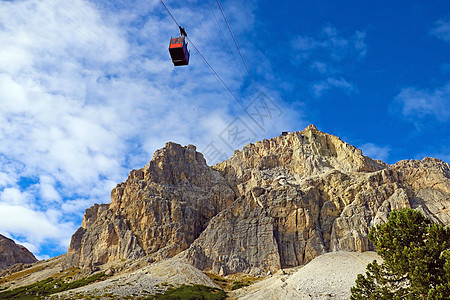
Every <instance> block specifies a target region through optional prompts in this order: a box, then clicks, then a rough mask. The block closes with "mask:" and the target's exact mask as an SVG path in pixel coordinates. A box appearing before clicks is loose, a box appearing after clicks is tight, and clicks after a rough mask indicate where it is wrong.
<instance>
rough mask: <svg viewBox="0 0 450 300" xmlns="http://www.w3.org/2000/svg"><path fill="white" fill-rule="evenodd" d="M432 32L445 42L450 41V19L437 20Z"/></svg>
mask: <svg viewBox="0 0 450 300" xmlns="http://www.w3.org/2000/svg"><path fill="white" fill-rule="evenodd" d="M430 33H431V34H432V35H434V36H436V37H437V38H439V39H441V40H443V41H445V42H450V20H448V19H440V20H438V21H436V22H435V23H434V27H433V28H432V29H431V31H430Z"/></svg>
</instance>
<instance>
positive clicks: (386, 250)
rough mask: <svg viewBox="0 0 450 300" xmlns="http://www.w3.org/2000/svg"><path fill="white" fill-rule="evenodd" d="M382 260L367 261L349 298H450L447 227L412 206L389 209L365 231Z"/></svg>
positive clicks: (449, 245) (448, 230) (449, 232)
mask: <svg viewBox="0 0 450 300" xmlns="http://www.w3.org/2000/svg"><path fill="white" fill-rule="evenodd" d="M369 239H370V240H371V241H372V243H373V244H374V245H375V247H376V250H377V253H378V254H379V255H380V256H381V257H382V258H383V263H381V264H378V263H377V261H373V262H372V263H370V264H368V265H367V271H366V274H365V275H362V274H359V275H358V277H357V279H356V286H354V287H352V289H351V292H352V295H351V299H352V300H357V299H389V300H390V299H450V229H449V228H445V227H443V226H442V225H437V224H435V223H432V222H431V221H430V220H429V219H427V218H425V217H424V216H423V215H422V213H420V212H418V211H415V210H413V209H402V210H399V211H393V212H392V213H391V215H390V216H389V220H388V222H387V223H385V224H382V225H379V226H375V227H373V228H372V230H371V231H370V233H369Z"/></svg>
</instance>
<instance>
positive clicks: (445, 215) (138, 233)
mask: <svg viewBox="0 0 450 300" xmlns="http://www.w3.org/2000/svg"><path fill="white" fill-rule="evenodd" d="M449 170H450V168H449V165H448V164H446V163H444V162H442V161H439V160H437V159H431V158H425V159H424V160H422V161H402V162H399V163H397V164H394V165H387V164H386V163H383V162H381V161H377V160H373V159H371V158H368V157H366V156H364V155H363V154H362V152H361V150H359V149H357V148H355V147H354V146H351V145H349V144H347V143H344V142H343V141H341V140H340V139H339V138H338V137H335V136H332V135H329V134H326V133H323V132H321V131H319V130H317V128H315V127H314V126H313V125H310V126H308V127H307V128H306V129H305V130H304V131H301V132H293V133H289V134H287V135H282V136H279V137H276V138H273V139H271V140H263V141H261V142H257V143H255V144H250V145H248V146H246V147H244V148H243V149H242V151H235V154H234V155H233V157H231V158H230V159H228V160H227V161H225V162H222V163H220V164H218V165H216V166H214V167H208V166H207V165H206V162H205V160H204V158H203V156H202V154H201V153H199V152H197V151H196V149H195V147H194V146H192V145H190V146H186V147H182V146H180V145H178V144H175V143H167V144H166V146H165V148H163V149H161V150H158V151H156V152H155V155H154V157H153V159H152V161H150V163H149V164H148V165H147V166H145V167H144V168H143V169H140V170H133V171H132V172H131V173H130V176H129V177H128V179H127V181H126V182H125V183H121V184H119V185H118V186H117V187H116V188H115V189H114V190H113V191H112V192H111V204H103V205H95V206H93V207H92V208H90V209H88V210H86V213H85V217H84V220H83V224H82V227H81V228H80V229H79V230H78V231H77V232H76V233H75V234H74V236H73V238H72V242H71V246H70V248H69V251H68V253H67V254H66V259H65V265H66V266H72V265H77V266H80V267H90V266H94V265H97V264H103V263H106V262H108V261H113V260H117V259H120V258H137V257H141V256H144V255H147V256H149V259H150V261H153V260H160V259H164V258H167V257H172V256H174V255H176V254H178V253H179V252H181V251H183V250H186V249H187V251H186V252H185V253H184V255H185V257H186V259H187V260H188V261H189V262H190V263H192V264H193V265H194V266H196V267H197V268H199V269H202V270H211V271H213V272H215V273H219V274H229V273H236V272H250V273H254V274H258V273H261V272H265V271H267V270H272V271H275V270H277V269H279V268H285V267H292V266H297V265H301V264H304V263H306V262H308V261H310V260H311V259H313V258H314V257H316V256H318V255H320V254H323V253H325V252H328V251H336V250H350V251H366V250H369V249H372V245H371V244H370V243H369V240H368V237H367V234H368V231H369V228H370V227H371V226H372V225H373V224H377V223H379V222H383V221H385V220H386V219H387V217H388V215H389V212H390V211H391V210H393V209H399V208H402V207H413V208H417V209H420V210H422V211H423V212H424V213H425V214H426V215H427V216H429V217H432V218H434V219H435V220H436V221H438V222H440V223H443V224H446V225H448V224H450V216H449V211H448V207H449V204H450V203H449V202H450V200H449V199H450V196H449V195H450V182H449V178H450V176H449V174H450V171H449Z"/></svg>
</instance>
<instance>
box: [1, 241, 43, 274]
mask: <svg viewBox="0 0 450 300" xmlns="http://www.w3.org/2000/svg"><path fill="white" fill-rule="evenodd" d="M34 262H37V259H36V257H34V255H33V254H32V253H31V252H30V251H28V249H27V248H25V247H24V246H22V245H18V244H16V243H15V242H14V241H13V240H11V239H9V238H7V237H5V236H3V235H1V234H0V270H2V269H5V268H8V267H10V266H12V265H15V264H18V263H23V264H30V263H34Z"/></svg>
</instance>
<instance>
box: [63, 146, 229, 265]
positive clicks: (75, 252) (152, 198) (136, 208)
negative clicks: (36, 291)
mask: <svg viewBox="0 0 450 300" xmlns="http://www.w3.org/2000/svg"><path fill="white" fill-rule="evenodd" d="M234 198H235V195H234V191H233V190H232V189H231V188H230V186H229V184H228V182H227V181H226V180H225V179H224V178H223V177H222V176H221V175H220V173H219V172H218V171H216V170H214V169H212V168H210V167H208V166H207V164H206V161H205V159H204V158H203V155H202V154H201V153H199V152H197V151H196V148H195V147H194V146H192V145H190V146H186V147H182V146H180V145H178V144H174V143H167V144H166V146H165V148H163V149H161V150H158V151H156V152H155V154H154V156H153V159H152V160H151V161H150V163H149V164H148V165H146V166H145V167H144V168H142V169H139V170H133V171H131V172H130V175H129V177H128V179H127V180H126V182H124V183H120V184H118V185H117V186H116V187H115V188H114V189H113V190H112V192H111V204H102V205H94V206H93V207H91V208H89V209H87V210H86V212H85V215H84V219H83V223H82V226H81V227H80V228H79V229H78V230H77V232H76V233H75V234H74V235H73V237H72V241H71V243H70V247H69V250H68V253H67V254H66V258H65V263H64V264H65V266H73V265H76V266H80V267H92V266H95V265H99V264H104V263H106V262H109V261H114V260H118V259H133V258H138V257H142V256H144V255H148V256H149V257H150V259H151V260H160V259H164V258H166V257H172V256H174V255H176V254H178V253H179V252H181V251H183V250H185V249H187V248H188V247H189V245H190V244H191V243H192V242H193V241H194V240H195V239H196V238H197V237H198V236H199V235H200V233H201V232H202V231H203V230H204V229H205V227H206V225H207V222H208V221H209V220H210V219H211V218H212V217H213V216H215V215H216V214H217V213H218V212H219V211H221V210H223V209H224V208H226V207H228V206H230V205H231V204H232V203H233V201H234Z"/></svg>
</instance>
